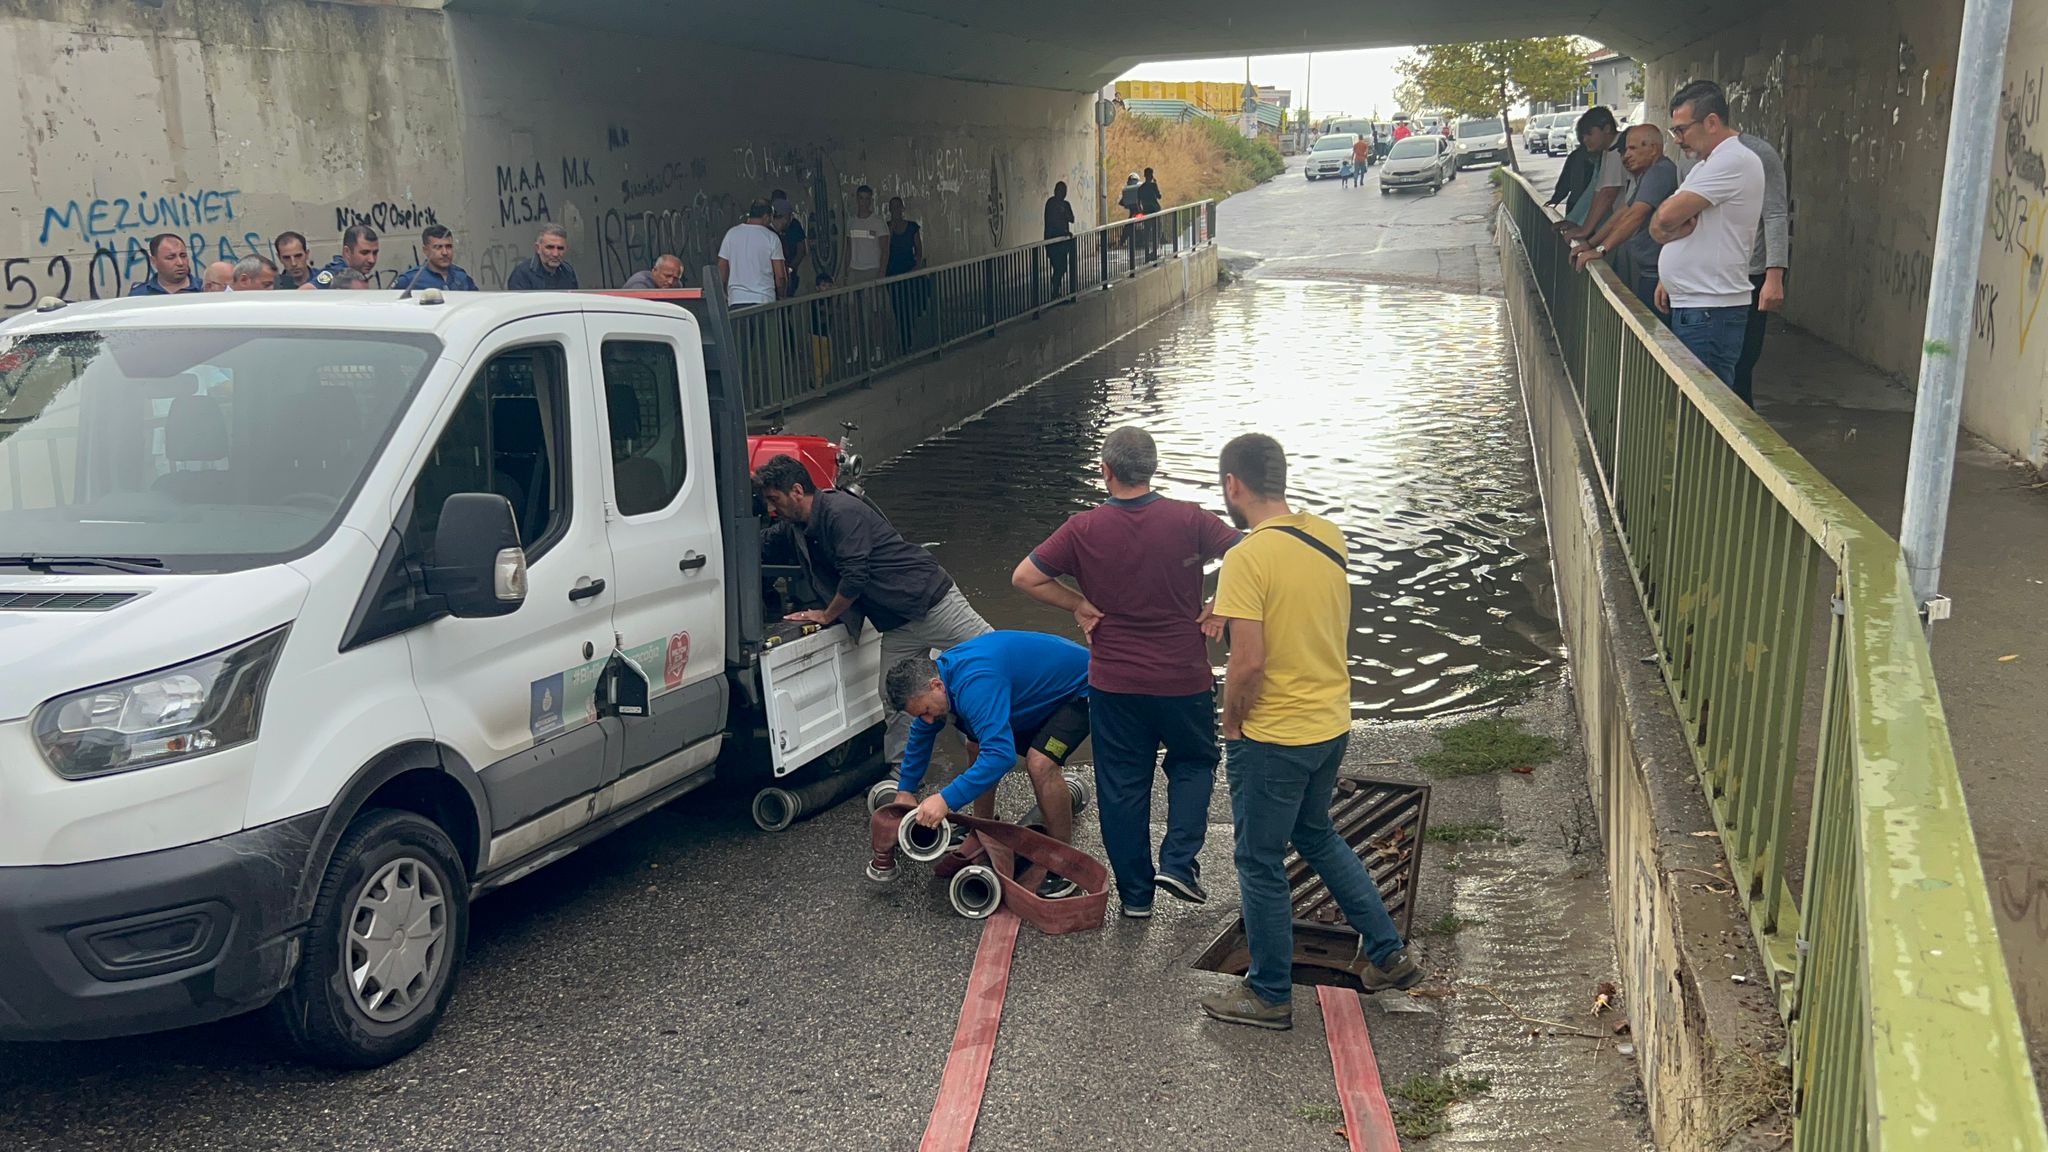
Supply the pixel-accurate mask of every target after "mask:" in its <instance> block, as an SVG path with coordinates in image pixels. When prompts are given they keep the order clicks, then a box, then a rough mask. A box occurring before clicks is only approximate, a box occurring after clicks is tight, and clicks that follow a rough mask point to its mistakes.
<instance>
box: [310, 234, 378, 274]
mask: <svg viewBox="0 0 2048 1152" xmlns="http://www.w3.org/2000/svg"><path fill="white" fill-rule="evenodd" d="M343 272H354V273H356V275H358V276H360V277H362V278H363V279H364V280H367V281H369V282H370V285H371V286H372V287H375V286H376V283H377V230H376V229H375V228H372V227H370V226H369V225H368V224H356V225H353V226H352V227H350V228H349V230H348V231H346V232H343V233H342V234H341V255H339V256H336V257H335V258H334V259H333V260H331V261H329V262H328V263H327V266H326V267H325V268H322V269H320V270H319V271H318V272H315V273H313V284H314V285H315V286H316V287H320V288H340V287H345V286H346V285H345V284H342V283H339V282H337V281H336V280H335V277H336V276H339V275H340V274H342V273H343Z"/></svg>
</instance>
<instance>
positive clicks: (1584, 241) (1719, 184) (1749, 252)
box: [1549, 80, 1791, 403]
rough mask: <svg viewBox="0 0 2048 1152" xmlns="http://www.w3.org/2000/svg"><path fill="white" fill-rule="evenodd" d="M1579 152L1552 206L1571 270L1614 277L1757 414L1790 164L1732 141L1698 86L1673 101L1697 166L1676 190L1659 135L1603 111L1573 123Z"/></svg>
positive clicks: (1725, 115) (1712, 89) (1718, 95)
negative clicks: (1758, 374) (1594, 268)
mask: <svg viewBox="0 0 2048 1152" xmlns="http://www.w3.org/2000/svg"><path fill="white" fill-rule="evenodd" d="M1577 131H1578V138H1579V146H1578V148H1577V149H1576V150H1575V151H1574V152H1573V153H1572V154H1571V156H1570V157H1568V158H1567V159H1566V160H1565V167H1564V171H1563V172H1562V173H1561V174H1560V175H1559V177H1558V181H1557V186H1556V188H1555V189H1554V190H1553V191H1552V193H1551V197H1550V201H1549V203H1551V204H1553V205H1557V204H1562V205H1563V206H1564V212H1565V219H1564V221H1563V222H1561V223H1560V224H1559V226H1558V227H1559V229H1560V230H1561V232H1562V234H1563V235H1564V237H1565V238H1566V239H1567V240H1568V241H1570V243H1571V244H1572V247H1573V253H1572V263H1573V266H1574V267H1576V268H1579V269H1581V270H1583V269H1585V268H1587V267H1588V266H1590V265H1591V264H1593V263H1595V262H1596V261H1604V262H1605V263H1606V264H1607V265H1608V266H1609V267H1610V268H1612V269H1613V271H1614V273H1615V275H1617V276H1618V277H1620V278H1621V281H1622V283H1624V284H1626V285H1627V286H1628V287H1629V289H1630V291H1631V292H1633V293H1634V294H1635V295H1636V297H1637V298H1638V299H1640V300H1641V301H1642V302H1643V304H1644V305H1645V306H1646V307H1648V308H1650V309H1651V310H1652V311H1653V312H1654V313H1656V314H1658V315H1660V316H1661V317H1663V318H1664V319H1665V323H1667V324H1668V325H1669V326H1670V328H1671V331H1672V333H1673V334H1674V335H1676V336H1677V337H1678V339H1679V340H1680V342H1682V343H1683V344H1684V345H1685V346H1686V347H1687V348H1688V349H1690V350H1691V351H1692V353H1693V355H1695V356H1697V357H1698V358H1699V360H1700V362H1701V363H1702V364H1704V365H1705V366H1706V367H1707V369H1708V370H1709V371H1711V372H1712V373H1713V374H1714V375H1715V376H1717V377H1719V378H1720V380H1721V381H1722V382H1723V383H1725V384H1727V385H1728V387H1729V388H1730V389H1731V390H1733V391H1734V392H1735V394H1736V395H1737V396H1740V397H1741V398H1742V400H1743V402H1744V403H1751V402H1752V395H1753V390H1754V388H1753V383H1752V379H1753V374H1754V372H1755V369H1756V365H1757V361H1758V360H1759V359H1761V358H1762V356H1763V346H1764V332H1765V324H1766V321H1767V314H1768V313H1770V312H1773V311H1776V310H1777V309H1779V308H1782V307H1783V306H1784V303H1785V272H1786V269H1787V267H1788V265H1789V249H1790V240H1791V218H1790V196H1789V194H1788V192H1787V189H1786V184H1785V164H1784V161H1783V160H1781V159H1780V158H1779V156H1778V153H1777V151H1776V149H1774V148H1772V147H1771V146H1770V144H1769V143H1768V142H1766V141H1765V140H1764V139H1763V138H1761V137H1759V136H1754V135H1751V134H1749V133H1746V132H1740V131H1738V130H1737V129H1736V128H1735V126H1734V124H1733V123H1732V121H1731V119H1730V116H1729V111H1728V97H1727V94H1726V93H1724V92H1723V91H1722V89H1721V86H1720V85H1719V84H1716V83H1714V82H1713V81H1711V80H1696V81H1694V82H1692V83H1690V84H1687V85H1686V86H1684V87H1683V88H1680V89H1679V90H1678V92H1677V93H1676V94H1675V95H1673V96H1672V98H1671V125H1670V131H1671V137H1672V139H1673V140H1674V141H1676V142H1677V144H1678V146H1679V148H1680V149H1681V150H1682V151H1683V152H1684V154H1685V155H1686V156H1687V157H1688V158H1689V159H1690V160H1691V161H1693V163H1692V165H1691V167H1690V169H1689V170H1688V171H1687V172H1685V173H1684V175H1683V178H1681V176H1680V173H1679V170H1678V167H1677V165H1676V164H1674V163H1673V162H1672V160H1671V158H1670V157H1669V156H1667V155H1665V152H1664V133H1663V130H1662V129H1660V128H1658V127H1657V126H1656V125H1654V124H1638V125H1634V126H1632V127H1630V128H1629V129H1628V130H1627V132H1623V131H1622V130H1621V128H1620V126H1619V125H1618V124H1617V123H1616V122H1615V119H1614V113H1613V112H1611V111H1609V110H1608V109H1606V108H1604V107H1596V108H1591V109H1588V110H1587V112H1586V113H1585V114H1584V115H1583V116H1581V117H1579V121H1578V125H1577Z"/></svg>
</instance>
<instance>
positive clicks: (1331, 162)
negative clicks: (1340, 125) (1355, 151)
mask: <svg viewBox="0 0 2048 1152" xmlns="http://www.w3.org/2000/svg"><path fill="white" fill-rule="evenodd" d="M1356 143H1358V133H1356V132H1325V133H1324V134H1322V135H1321V136H1318V137H1316V142H1315V143H1314V144H1313V145H1310V147H1309V150H1308V160H1307V161H1306V162H1305V163H1303V164H1302V175H1304V176H1306V177H1308V178H1309V179H1310V180H1321V179H1324V178H1326V177H1327V178H1329V179H1332V180H1334V179H1336V178H1337V177H1338V176H1339V175H1341V174H1342V173H1343V171H1344V162H1345V161H1346V160H1349V159H1351V146H1352V145H1353V144H1356Z"/></svg>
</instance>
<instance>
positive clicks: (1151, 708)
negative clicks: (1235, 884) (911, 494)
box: [1010, 427, 1238, 919]
mask: <svg viewBox="0 0 2048 1152" xmlns="http://www.w3.org/2000/svg"><path fill="white" fill-rule="evenodd" d="M1158 467H1159V450H1158V449H1157V448H1155V447H1154V446H1153V444H1152V437H1151V436H1150V435H1149V434H1148V433H1147V432H1146V431H1145V430H1144V429H1142V428H1137V427H1125V428H1119V429H1117V430H1116V431H1114V432H1111V433H1110V434H1109V438H1108V439H1107V440H1105V441H1104V442H1103V445H1102V482H1103V484H1104V485H1105V486H1106V487H1107V488H1108V489H1109V500H1108V501H1107V502H1105V503H1103V504H1101V505H1098V506H1097V507H1094V508H1091V509H1089V510H1088V511H1086V512H1083V513H1081V514H1079V515H1077V516H1075V517H1073V518H1072V519H1069V520H1068V521H1067V522H1066V523H1065V524H1062V525H1061V526H1060V527H1059V530H1058V531H1056V532H1054V533H1053V534H1052V535H1051V536H1050V537H1048V538H1047V539H1046V541H1045V543H1043V544H1040V545H1039V546H1038V547H1037V548H1036V549H1035V550H1033V551H1032V553H1031V555H1030V556H1027V557H1025V559H1024V560H1023V562H1022V563H1020V564H1018V565H1017V570H1016V572H1015V573H1014V574H1013V575H1012V576H1011V577H1010V582H1011V583H1013V584H1015V585H1016V586H1017V587H1018V588H1019V589H1021V590H1022V591H1024V592H1025V593H1027V594H1028V595H1030V596H1031V597H1032V598H1033V599H1035V600H1039V601H1042V602H1043V603H1046V604H1050V605H1052V606H1053V607H1055V608H1063V609H1066V610H1067V611H1069V612H1072V613H1073V614H1074V618H1075V619H1076V620H1077V621H1079V622H1080V624H1081V630H1082V632H1083V633H1085V634H1086V635H1087V636H1088V642H1089V644H1090V646H1091V647H1092V648H1093V649H1094V651H1093V653H1092V655H1091V658H1090V660H1089V665H1088V696H1089V701H1090V704H1089V713H1088V716H1089V734H1090V736H1091V738H1092V739H1093V740H1094V741H1095V790H1096V795H1097V802H1098V803H1099V805H1100V808H1099V809H1098V811H1099V812H1100V813H1101V820H1102V846H1103V848H1104V850H1105V851H1107V852H1108V854H1109V863H1110V867H1111V868H1112V869H1114V870H1115V872H1116V885H1117V895H1118V898H1119V899H1120V900H1121V901H1122V903H1123V914H1124V915H1125V916H1128V917H1131V918H1132V919H1143V918H1145V917H1148V916H1150V915H1152V895H1153V890H1154V888H1155V887H1157V888H1163V889H1165V890H1166V892H1167V893H1168V894H1169V895H1172V896H1175V897H1178V898H1179V899H1182V900H1186V901H1188V902H1189V903H1191V904H1200V903H1202V902H1204V901H1206V900H1207V899H1208V898H1209V893H1208V892H1207V890H1205V889H1204V888H1203V887H1202V882H1201V864H1200V862H1199V861H1198V860H1197V859H1196V856H1197V855H1198V854H1199V853H1200V852H1201V850H1202V840H1203V838H1204V836H1205V835H1206V834H1207V833H1208V830H1209V794H1210V792H1211V790H1212V789H1213V788H1214V786H1215V782H1216V763H1217V760H1218V753H1217V747H1216V701H1215V690H1216V681H1215V674H1214V670H1213V669H1211V668H1210V666H1209V651H1208V647H1207V646H1206V644H1205V643H1204V641H1203V638H1202V629H1201V625H1200V623H1199V622H1198V619H1199V617H1200V615H1201V610H1202V570H1203V566H1204V565H1205V564H1207V563H1208V562H1209V561H1211V560H1214V559H1216V558H1218V557H1220V556H1222V555H1223V553H1224V552H1225V551H1227V550H1228V549H1229V548H1230V547H1231V545H1233V544H1236V543H1237V541H1238V534H1237V531H1236V530H1235V529H1233V528H1231V527H1230V526H1229V525H1228V524H1225V523H1224V522H1223V521H1222V520H1221V519H1220V518H1218V517H1217V516H1216V515H1215V514H1214V513H1212V512H1208V511H1205V510H1203V509H1202V508H1201V507H1199V506H1198V505H1194V504H1190V503H1188V502H1186V501H1183V500H1169V499H1167V498H1166V497H1164V496H1161V495H1160V494H1159V493H1157V492H1154V491H1153V490H1152V474H1153V472H1155V471H1156V470H1157V469H1158ZM1062 576H1066V577H1071V578H1072V579H1073V581H1074V583H1075V584H1076V585H1077V586H1078V588H1079V591H1076V590H1075V588H1071V587H1068V586H1067V585H1065V584H1062V583H1060V580H1059V578H1060V577H1062ZM1162 745H1163V746H1164V747H1165V748H1166V763H1165V770H1166V836H1165V838H1164V839H1163V840H1161V841H1160V845H1159V865H1158V868H1157V869H1156V870H1155V869H1154V867H1153V864H1152V834H1151V828H1152V771H1153V764H1154V763H1155V762H1156V761H1157V760H1158V756H1159V749H1160V747H1161V746H1162Z"/></svg>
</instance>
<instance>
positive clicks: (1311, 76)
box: [1281, 52, 1316, 148]
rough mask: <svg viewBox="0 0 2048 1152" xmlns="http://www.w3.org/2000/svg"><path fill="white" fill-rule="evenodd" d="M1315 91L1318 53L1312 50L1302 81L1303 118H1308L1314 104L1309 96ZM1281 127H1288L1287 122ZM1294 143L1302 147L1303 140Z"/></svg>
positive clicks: (1300, 114) (1301, 115)
mask: <svg viewBox="0 0 2048 1152" xmlns="http://www.w3.org/2000/svg"><path fill="white" fill-rule="evenodd" d="M1315 92H1316V54H1315V53H1313V52H1311V53H1309V54H1308V75H1307V76H1305V77H1303V79H1302V81H1301V111H1300V113H1299V114H1298V115H1299V117H1300V118H1301V119H1302V120H1306V119H1307V118H1308V110H1309V108H1311V107H1312V105H1311V104H1310V103H1309V97H1311V96H1314V95H1315ZM1281 127H1283V128H1284V127H1286V124H1285V122H1282V124H1281ZM1294 145H1295V147H1297V148H1299V147H1302V141H1300V140H1298V139H1297V140H1296V141H1295V142H1294Z"/></svg>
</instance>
